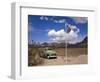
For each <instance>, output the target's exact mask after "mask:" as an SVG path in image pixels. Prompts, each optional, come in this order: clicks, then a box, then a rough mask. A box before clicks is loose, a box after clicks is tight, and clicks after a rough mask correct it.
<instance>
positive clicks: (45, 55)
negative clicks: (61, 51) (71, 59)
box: [40, 48, 57, 59]
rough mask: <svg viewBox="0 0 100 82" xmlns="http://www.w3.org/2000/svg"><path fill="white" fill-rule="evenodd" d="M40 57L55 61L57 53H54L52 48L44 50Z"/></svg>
mask: <svg viewBox="0 0 100 82" xmlns="http://www.w3.org/2000/svg"><path fill="white" fill-rule="evenodd" d="M40 57H43V58H47V59H56V58H57V52H56V51H54V50H53V49H52V48H44V49H43V50H42V51H41V53H40Z"/></svg>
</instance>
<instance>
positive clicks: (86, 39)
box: [67, 36, 88, 48]
mask: <svg viewBox="0 0 100 82" xmlns="http://www.w3.org/2000/svg"><path fill="white" fill-rule="evenodd" d="M87 46H88V37H87V36H86V37H85V38H84V39H83V41H81V42H79V43H76V44H68V46H67V47H68V48H74V47H79V48H83V47H85V48H87Z"/></svg>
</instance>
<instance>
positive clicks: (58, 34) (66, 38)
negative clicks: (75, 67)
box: [48, 26, 79, 43]
mask: <svg viewBox="0 0 100 82" xmlns="http://www.w3.org/2000/svg"><path fill="white" fill-rule="evenodd" d="M71 29H72V30H71V31H70V32H69V33H67V32H66V31H65V30H64V29H61V30H58V31H56V30H54V29H52V30H49V31H48V36H49V38H50V40H52V41H54V42H68V43H74V42H75V41H76V40H77V38H78V32H79V29H78V28H77V27H76V26H71ZM74 29H77V31H74Z"/></svg>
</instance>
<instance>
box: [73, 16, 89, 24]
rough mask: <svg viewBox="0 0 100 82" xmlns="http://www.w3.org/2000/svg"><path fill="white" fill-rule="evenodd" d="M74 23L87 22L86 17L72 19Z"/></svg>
mask: <svg viewBox="0 0 100 82" xmlns="http://www.w3.org/2000/svg"><path fill="white" fill-rule="evenodd" d="M72 19H73V20H74V21H75V22H76V23H86V22H87V21H88V19H87V17H72Z"/></svg>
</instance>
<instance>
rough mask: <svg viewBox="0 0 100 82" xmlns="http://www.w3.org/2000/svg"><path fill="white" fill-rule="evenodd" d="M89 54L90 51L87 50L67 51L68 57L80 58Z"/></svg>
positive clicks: (73, 49)
mask: <svg viewBox="0 0 100 82" xmlns="http://www.w3.org/2000/svg"><path fill="white" fill-rule="evenodd" d="M82 54H85V55H87V54H88V49H87V48H68V49H67V56H79V55H82Z"/></svg>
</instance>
